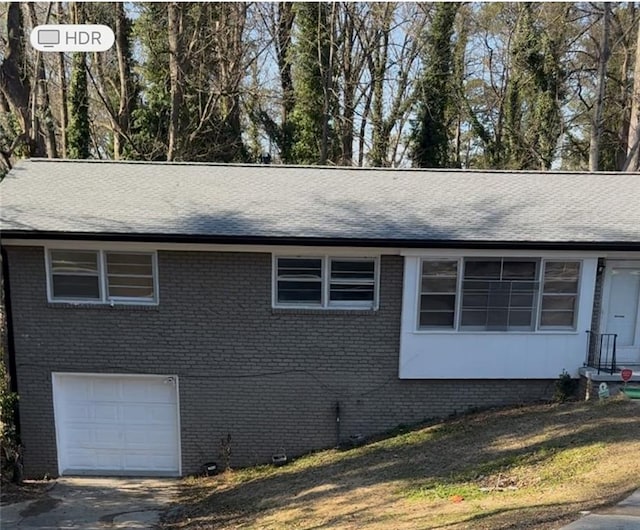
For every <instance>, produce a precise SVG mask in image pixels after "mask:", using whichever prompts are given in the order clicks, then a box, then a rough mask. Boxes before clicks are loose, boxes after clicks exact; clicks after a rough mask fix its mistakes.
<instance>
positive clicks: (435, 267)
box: [422, 261, 458, 278]
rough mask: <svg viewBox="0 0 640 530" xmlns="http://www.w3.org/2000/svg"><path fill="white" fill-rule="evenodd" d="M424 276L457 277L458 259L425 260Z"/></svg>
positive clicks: (423, 264)
mask: <svg viewBox="0 0 640 530" xmlns="http://www.w3.org/2000/svg"><path fill="white" fill-rule="evenodd" d="M422 274H423V276H447V277H454V278H455V277H456V276H457V274H458V262H457V261H423V262H422Z"/></svg>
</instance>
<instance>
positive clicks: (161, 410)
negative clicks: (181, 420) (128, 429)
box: [122, 404, 176, 425]
mask: <svg viewBox="0 0 640 530" xmlns="http://www.w3.org/2000/svg"><path fill="white" fill-rule="evenodd" d="M175 416H176V407H175V405H157V404H152V405H149V404H144V405H123V406H122V423H124V424H133V425H141V424H142V425H154V424H160V425H167V424H168V423H171V419H172V418H174V417H175Z"/></svg>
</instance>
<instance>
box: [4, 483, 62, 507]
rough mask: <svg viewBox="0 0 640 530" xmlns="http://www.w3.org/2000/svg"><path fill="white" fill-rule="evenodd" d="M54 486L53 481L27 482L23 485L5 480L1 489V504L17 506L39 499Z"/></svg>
mask: <svg viewBox="0 0 640 530" xmlns="http://www.w3.org/2000/svg"><path fill="white" fill-rule="evenodd" d="M54 484H55V481H53V480H25V481H24V482H23V483H22V484H14V483H13V482H9V481H5V480H3V481H2V488H1V489H0V504H2V505H5V504H15V503H16V502H24V501H30V500H33V499H39V498H41V497H42V495H44V494H45V493H46V492H47V491H48V490H49V489H51V488H52V487H53V485H54Z"/></svg>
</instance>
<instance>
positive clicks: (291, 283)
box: [274, 256, 377, 309]
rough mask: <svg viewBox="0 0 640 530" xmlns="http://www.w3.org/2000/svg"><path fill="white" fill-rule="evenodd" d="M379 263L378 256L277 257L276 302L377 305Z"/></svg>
mask: <svg viewBox="0 0 640 530" xmlns="http://www.w3.org/2000/svg"><path fill="white" fill-rule="evenodd" d="M376 263H377V261H376V259H375V258H350V257H330V256H322V257H284V256H283V257H276V258H275V262H274V266H275V275H274V277H275V287H274V301H275V303H274V305H275V306H276V307H277V306H280V307H315V308H324V309H327V308H339V309H340V308H342V309H344V308H348V309H352V308H353V309H373V308H375V307H376V302H377V289H376V285H377V282H376V274H377V271H376V267H377V265H376Z"/></svg>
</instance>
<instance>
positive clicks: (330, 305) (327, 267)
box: [271, 254, 380, 311]
mask: <svg viewBox="0 0 640 530" xmlns="http://www.w3.org/2000/svg"><path fill="white" fill-rule="evenodd" d="M281 258H282V259H319V260H321V273H320V276H321V297H320V298H321V300H320V304H282V303H278V259H281ZM334 259H335V260H338V261H372V262H373V279H374V280H373V303H369V302H365V303H363V302H357V301H339V302H331V301H330V299H329V298H330V289H331V262H332V260H334ZM271 272H272V275H271V277H272V280H271V307H272V308H273V309H305V310H306V309H315V310H317V311H327V310H336V311H342V310H345V311H346V310H351V311H353V310H356V311H377V310H378V307H379V299H380V257H379V256H349V255H339V254H331V255H329V254H325V255H318V254H298V255H292V254H272V260H271Z"/></svg>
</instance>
